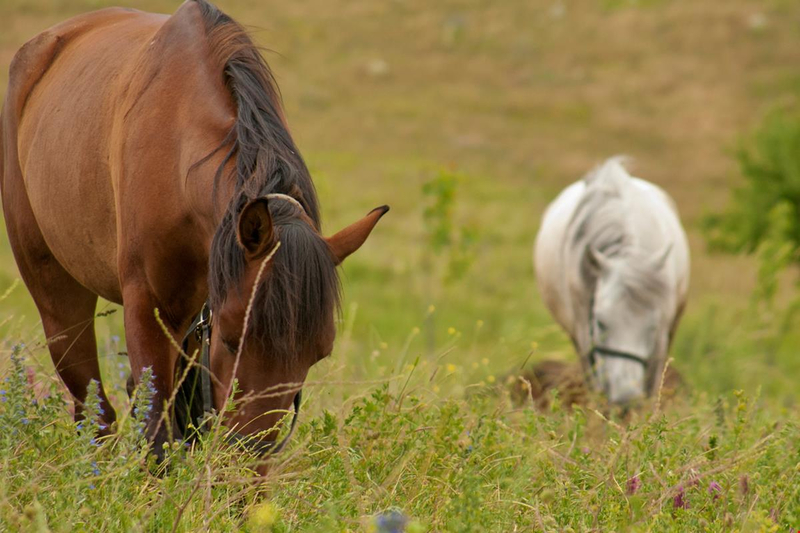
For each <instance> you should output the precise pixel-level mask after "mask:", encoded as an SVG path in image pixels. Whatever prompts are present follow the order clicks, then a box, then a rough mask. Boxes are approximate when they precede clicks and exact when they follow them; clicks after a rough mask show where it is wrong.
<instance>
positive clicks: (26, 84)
mask: <svg viewBox="0 0 800 533" xmlns="http://www.w3.org/2000/svg"><path fill="white" fill-rule="evenodd" d="M0 143H1V145H2V151H0V177H1V178H2V179H1V180H0V185H1V189H0V192H1V193H2V199H3V208H4V214H5V220H6V225H7V230H8V235H9V239H10V242H11V247H12V249H13V251H14V256H15V258H16V261H17V263H18V265H19V269H20V272H21V273H22V277H23V279H24V281H25V283H26V285H27V286H28V289H29V290H30V292H31V295H32V296H33V298H34V300H35V302H36V305H37V307H38V309H39V313H40V315H41V318H42V323H43V326H44V330H45V333H46V335H47V337H48V339H51V342H50V345H49V348H50V353H51V356H52V358H53V363H54V364H55V367H56V370H57V371H58V373H59V375H60V376H61V378H62V379H63V381H64V383H65V384H66V385H67V387H68V388H69V390H70V392H71V394H72V395H73V397H74V399H75V405H76V409H75V412H76V417H80V416H81V406H82V403H83V402H84V401H85V399H86V394H87V392H86V390H87V385H88V384H89V382H90V380H96V381H97V382H98V383H100V382H101V380H100V370H99V365H98V359H97V347H96V341H95V335H94V329H93V319H94V313H95V307H96V303H97V298H98V296H102V297H103V298H106V299H108V300H110V301H112V302H116V303H119V304H122V305H123V306H124V320H125V332H126V337H127V348H128V356H129V358H130V362H131V368H132V372H133V377H134V379H135V380H136V381H137V382H138V380H139V378H140V376H141V375H142V372H143V371H144V369H146V368H148V367H149V368H151V369H152V372H153V375H154V378H153V385H154V388H155V397H154V404H153V411H152V414H151V415H150V418H149V420H148V429H147V432H148V437H149V438H150V439H151V441H153V443H154V445H155V451H156V453H159V452H160V450H161V449H162V444H163V443H164V442H165V441H166V440H167V439H168V438H169V435H170V428H169V427H168V424H163V423H160V419H161V418H162V414H163V413H164V412H165V411H164V409H165V405H166V402H167V400H168V399H169V398H170V397H171V396H172V394H173V389H174V384H175V373H176V367H177V362H178V358H179V351H178V350H177V349H176V348H175V345H176V343H175V342H174V340H175V339H180V338H181V337H182V336H183V333H184V332H185V331H186V329H187V328H188V327H189V326H190V324H191V323H192V321H193V318H194V317H195V316H196V315H197V314H198V312H199V311H200V309H201V308H202V307H203V304H204V302H206V301H208V302H209V307H210V309H211V311H212V312H213V314H212V317H213V318H212V319H211V321H212V324H213V333H211V335H210V348H209V350H208V351H209V360H210V363H209V365H210V368H211V371H212V374H213V376H215V379H214V380H213V405H214V406H215V407H216V408H217V409H219V408H220V407H221V406H222V405H223V404H224V402H225V401H226V399H227V397H228V395H229V392H230V391H231V387H232V383H233V379H234V378H235V379H237V380H238V387H239V389H240V390H241V392H240V393H239V394H240V395H246V394H257V395H258V393H262V392H264V391H270V390H275V386H279V385H280V384H295V385H292V386H288V387H286V388H284V389H280V394H262V395H261V397H260V398H258V399H256V400H254V401H252V402H250V403H248V404H247V405H246V406H245V407H242V408H240V409H239V410H238V411H236V412H233V413H230V414H228V415H226V419H225V423H226V425H227V426H229V427H231V428H235V429H236V431H238V432H239V434H241V435H254V434H256V433H259V432H262V431H266V430H271V429H273V428H274V427H275V426H276V425H277V424H278V422H279V421H280V420H281V418H282V417H283V413H285V412H286V410H288V409H290V408H291V405H292V401H293V400H294V399H296V397H297V396H296V394H297V393H299V387H300V386H301V385H302V382H303V381H304V380H305V378H306V374H307V372H308V370H309V368H310V367H311V366H312V365H313V364H314V363H316V362H317V361H319V360H320V359H322V358H323V357H325V356H327V355H328V354H330V352H331V350H332V345H333V340H334V335H335V325H334V318H335V312H336V310H337V308H338V302H339V282H338V277H337V273H336V266H337V265H338V264H339V263H341V262H342V260H344V259H345V258H346V257H347V256H348V255H350V254H351V253H353V252H354V251H355V250H357V249H358V248H359V247H360V246H361V245H362V244H363V243H364V241H365V240H366V238H367V237H368V236H369V234H370V232H371V231H372V229H373V227H374V226H375V224H376V223H377V222H378V220H379V219H380V218H381V216H382V215H383V214H384V213H386V211H388V207H386V206H384V207H380V208H377V209H375V210H373V211H371V212H370V213H369V214H368V215H366V217H364V218H363V219H362V220H360V221H358V222H356V223H354V224H353V225H351V226H349V227H348V228H346V229H344V230H342V231H340V232H339V233H337V234H335V235H334V236H332V237H329V238H324V237H323V236H322V235H321V233H320V229H321V228H320V210H319V205H318V200H317V195H316V192H315V189H314V185H313V183H312V181H311V176H310V175H309V171H308V169H307V168H306V165H305V163H304V161H303V159H302V157H301V156H300V152H299V151H298V149H297V148H296V146H295V144H294V141H293V140H292V137H291V135H290V133H289V130H288V128H287V125H286V121H285V118H284V115H283V111H282V108H281V102H280V97H279V93H278V89H277V87H276V85H275V83H274V79H273V77H272V74H271V72H270V70H269V68H268V66H267V64H266V63H265V61H264V59H263V58H262V56H261V55H260V53H259V52H258V50H257V48H256V47H255V46H254V45H253V42H252V41H251V40H250V38H249V37H248V35H247V34H246V33H245V31H244V30H243V29H242V27H241V26H240V25H239V24H237V23H236V22H235V21H233V20H232V19H230V18H229V17H228V16H227V15H225V14H223V13H221V12H220V11H219V10H218V9H217V8H216V7H214V6H213V5H211V4H209V3H207V2H206V0H189V1H187V2H186V3H184V4H183V5H182V6H181V7H180V9H178V11H177V12H176V13H175V14H174V15H172V16H164V15H155V14H149V13H142V12H139V11H135V10H126V9H116V8H114V9H104V10H101V11H97V12H94V13H89V14H86V15H82V16H78V17H76V18H73V19H71V20H68V21H66V22H64V23H62V24H59V25H57V26H55V27H53V28H51V29H49V30H47V31H45V32H44V33H42V34H40V35H38V36H37V37H35V38H34V39H33V40H31V41H30V42H28V43H27V44H25V45H24V46H23V47H22V48H21V49H20V50H19V52H18V53H17V54H16V56H15V57H14V60H13V62H12V64H11V70H10V81H9V88H8V94H7V97H6V101H5V104H4V107H3V112H2V128H0ZM279 241H280V245H279V246H278V242H279ZM276 248H277V249H276ZM272 251H275V254H274V256H270V255H269V254H271V252H272ZM268 258H269V261H267V259H268ZM262 265H265V268H264V269H263V272H261V276H260V277H259V269H260V268H262ZM259 280H260V281H259ZM257 281H258V284H257V285H256V282H257ZM251 293H252V294H254V304H253V306H252V313H251V316H250V318H249V327H248V328H247V330H246V331H247V334H246V336H244V337H242V338H243V339H244V340H243V342H242V344H241V345H240V344H239V341H240V334H241V332H242V331H243V322H244V319H245V312H246V308H247V304H248V301H249V300H250V295H251ZM155 309H158V310H159V313H160V317H161V318H162V320H163V322H164V323H165V324H166V327H167V329H168V330H169V332H170V334H171V335H172V337H173V339H170V338H168V336H167V335H165V334H164V332H163V330H162V328H161V326H160V324H159V323H158V322H157V320H156V317H155V314H154V310H155ZM100 396H101V402H102V407H103V410H104V412H105V414H104V415H103V417H104V422H105V423H106V424H107V426H108V427H109V428H110V427H111V425H112V424H113V422H114V421H115V414H114V410H113V408H112V407H111V405H109V403H108V399H107V397H106V394H105V392H104V391H103V388H102V384H101V386H100ZM281 411H282V412H281ZM273 433H274V432H273ZM262 435H263V434H262ZM274 439H275V437H274V436H272V437H267V438H266V439H265V440H266V442H267V443H268V442H269V441H270V440H274Z"/></svg>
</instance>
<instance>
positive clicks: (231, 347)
mask: <svg viewBox="0 0 800 533" xmlns="http://www.w3.org/2000/svg"><path fill="white" fill-rule="evenodd" d="M222 345H223V346H224V347H225V349H226V350H228V351H229V352H230V353H232V354H234V355H236V352H237V351H239V343H238V341H237V342H231V341H229V340H228V339H222Z"/></svg>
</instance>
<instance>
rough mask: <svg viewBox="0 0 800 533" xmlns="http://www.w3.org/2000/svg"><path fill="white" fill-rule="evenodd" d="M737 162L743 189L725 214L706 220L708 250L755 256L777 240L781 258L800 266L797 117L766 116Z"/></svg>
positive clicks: (796, 113) (799, 135)
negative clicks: (783, 246) (785, 256)
mask: <svg viewBox="0 0 800 533" xmlns="http://www.w3.org/2000/svg"><path fill="white" fill-rule="evenodd" d="M737 158H738V160H739V166H740V168H741V171H742V175H743V176H744V178H745V184H744V185H743V186H742V187H740V188H738V189H736V190H735V191H734V195H733V205H732V206H731V207H730V208H729V209H728V210H727V211H725V212H723V213H720V214H713V215H708V216H707V217H706V218H705V220H704V230H705V233H706V237H707V240H708V242H709V245H710V246H711V248H712V249H716V250H720V251H725V252H735V253H739V252H745V253H754V252H756V251H757V249H758V247H759V246H760V245H761V244H762V243H765V241H772V242H775V241H776V240H782V241H785V243H788V245H789V248H788V250H786V251H785V252H784V253H785V254H788V257H789V258H790V259H791V261H792V262H794V263H797V262H800V253H798V251H800V111H796V110H794V111H789V110H786V109H784V110H780V111H776V112H773V113H772V114H770V115H768V116H767V118H766V119H765V121H764V123H763V124H762V126H761V127H760V128H759V129H758V130H757V131H756V132H755V133H754V134H753V135H752V137H751V138H750V139H749V140H748V141H747V142H746V143H745V145H743V146H742V147H741V148H740V149H739V150H738V152H737ZM776 230H777V231H776Z"/></svg>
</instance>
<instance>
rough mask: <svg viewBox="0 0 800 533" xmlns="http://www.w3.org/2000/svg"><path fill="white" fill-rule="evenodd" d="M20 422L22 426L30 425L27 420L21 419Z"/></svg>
mask: <svg viewBox="0 0 800 533" xmlns="http://www.w3.org/2000/svg"><path fill="white" fill-rule="evenodd" d="M20 422H22V424H23V425H25V426H27V425H28V424H29V423H30V420H28V419H27V418H23V419H22V420H20Z"/></svg>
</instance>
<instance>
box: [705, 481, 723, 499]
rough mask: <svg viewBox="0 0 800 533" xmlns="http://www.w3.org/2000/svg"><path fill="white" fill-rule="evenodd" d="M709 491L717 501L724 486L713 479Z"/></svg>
mask: <svg viewBox="0 0 800 533" xmlns="http://www.w3.org/2000/svg"><path fill="white" fill-rule="evenodd" d="M708 493H709V494H711V495H712V496H713V499H714V500H715V501H716V500H718V499H719V497H720V495H721V494H722V487H721V486H720V484H719V483H717V482H716V481H712V482H711V483H709V484H708Z"/></svg>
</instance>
